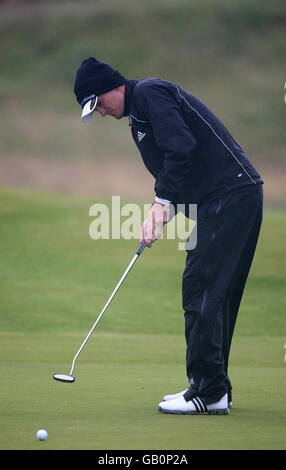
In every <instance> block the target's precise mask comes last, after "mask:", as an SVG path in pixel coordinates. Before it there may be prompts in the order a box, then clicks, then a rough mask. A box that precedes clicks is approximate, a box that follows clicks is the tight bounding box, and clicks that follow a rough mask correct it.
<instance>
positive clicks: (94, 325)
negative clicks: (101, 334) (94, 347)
mask: <svg viewBox="0 0 286 470" xmlns="http://www.w3.org/2000/svg"><path fill="white" fill-rule="evenodd" d="M145 246H146V242H145V240H143V242H142V243H141V244H140V246H139V248H138V250H137V251H136V254H135V255H134V256H133V258H132V260H131V261H130V263H129V265H128V266H127V268H126V270H125V271H124V273H123V275H122V277H121V279H120V281H119V282H118V284H117V285H116V287H115V289H114V291H113V292H112V294H111V296H110V297H109V299H108V301H107V302H106V304H105V306H104V307H103V309H102V311H101V312H100V314H99V315H98V317H97V319H96V321H95V322H94V324H93V325H92V327H91V329H90V331H89V332H88V334H87V336H86V338H85V340H84V341H83V343H82V345H81V346H80V348H79V349H78V351H77V353H76V355H75V356H74V359H73V362H72V367H71V370H70V374H69V375H72V374H73V370H74V367H75V363H76V360H77V358H78V356H79V354H80V353H81V351H82V349H83V348H84V346H85V345H86V343H87V342H88V340H89V338H90V336H91V335H92V333H93V331H94V329H95V328H96V325H97V324H98V323H99V321H100V319H101V318H102V316H103V314H104V312H105V310H106V309H107V307H108V306H109V304H110V302H111V301H112V299H113V297H114V296H115V294H116V292H117V291H118V289H119V287H120V286H121V284H122V283H123V281H124V279H125V278H126V276H127V274H128V273H129V271H130V270H131V268H132V266H133V265H134V263H135V261H136V260H137V258H138V257H139V255H140V254H141V253H142V251H143V250H144V248H145Z"/></svg>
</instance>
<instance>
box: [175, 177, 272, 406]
mask: <svg viewBox="0 0 286 470" xmlns="http://www.w3.org/2000/svg"><path fill="white" fill-rule="evenodd" d="M262 199H263V196H262V185H261V184H257V185H255V186H245V187H241V188H239V189H236V190H234V191H231V192H229V193H227V194H226V195H224V196H223V197H222V198H221V199H219V200H216V201H214V202H211V203H205V204H203V205H202V206H201V207H200V208H199V209H198V214H197V244H196V247H195V248H194V249H192V250H190V251H187V259H186V267H185V271H184V274H183V285H182V295H183V308H184V311H185V337H186V343H187V348H186V369H187V376H188V379H189V382H190V383H191V384H192V387H191V388H190V391H189V393H191V395H193V394H196V395H198V396H199V397H201V398H203V399H204V400H205V402H206V404H210V403H214V402H216V401H218V400H219V399H220V398H221V397H222V396H223V395H224V394H225V393H226V392H228V394H229V397H231V388H232V387H231V382H230V379H229V377H228V361H229V353H230V347H231V341H232V336H233V331H234V326H235V322H236V318H237V314H238V310H239V306H240V302H241V299H242V295H243V291H244V288H245V284H246V280H247V277H248V274H249V270H250V267H251V263H252V260H253V256H254V253H255V249H256V245H257V240H258V236H259V232H260V226H261V222H262V205H263V202H262ZM187 394H188V392H187ZM186 399H188V398H186Z"/></svg>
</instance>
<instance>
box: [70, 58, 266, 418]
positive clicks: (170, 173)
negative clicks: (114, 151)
mask: <svg viewBox="0 0 286 470" xmlns="http://www.w3.org/2000/svg"><path fill="white" fill-rule="evenodd" d="M74 92H75V95H76V98H77V101H78V102H79V104H80V105H81V107H82V120H83V121H84V122H86V121H89V120H90V119H91V118H92V116H93V113H94V111H97V112H98V113H99V114H101V116H103V117H105V116H106V115H108V116H113V117H114V118H116V119H121V118H123V117H125V116H126V117H129V125H130V127H131V132H132V137H133V139H134V141H135V143H136V145H137V147H138V149H139V152H140V154H141V157H142V159H143V162H144V164H145V166H146V168H147V170H149V172H150V173H151V174H152V175H153V176H154V179H155V186H154V190H155V197H154V202H153V204H152V206H151V208H150V211H149V214H148V217H147V219H146V220H145V221H144V223H143V225H142V228H141V240H140V241H143V240H146V244H147V246H148V247H151V246H152V243H153V242H154V241H155V240H156V239H157V238H159V237H160V235H161V233H162V229H163V225H164V224H165V223H167V222H168V221H169V220H170V217H171V212H172V211H171V210H170V208H171V207H174V208H176V207H177V206H178V204H180V205H181V206H180V207H182V205H185V207H186V209H187V207H188V206H189V204H196V205H197V243H196V246H195V247H194V248H193V249H187V257H186V266H185V270H184V273H183V279H182V304H183V310H184V315H185V338H186V373H187V379H188V386H187V388H186V387H184V388H186V389H185V390H183V391H181V392H179V393H175V394H173V395H166V396H165V397H163V399H162V401H161V403H159V406H158V409H159V411H161V412H163V413H172V414H198V413H208V414H221V415H225V414H227V413H228V412H229V408H230V407H231V406H232V385H231V381H230V378H229V376H228V363H229V353H230V347H231V340H232V336H233V331H234V327H235V322H236V318H237V314H238V310H239V306H240V302H241V299H242V295H243V291H244V288H245V284H246V280H247V277H248V273H249V270H250V267H251V263H252V260H253V256H254V253H255V248H256V245H257V240H258V236H259V231H260V226H261V222H262V183H263V181H262V180H261V177H260V176H259V174H258V173H257V171H256V170H255V169H254V167H253V166H252V164H251V163H250V161H249V159H248V158H247V156H246V155H245V153H244V152H243V150H242V148H241V147H240V146H239V144H238V143H237V142H236V141H235V140H234V139H233V137H232V136H231V135H230V133H229V132H228V130H227V129H226V127H225V126H224V125H223V123H222V122H221V121H220V120H219V119H218V118H217V117H216V115H215V114H214V113H213V112H212V111H211V110H210V109H209V108H208V107H207V106H206V105H205V104H203V103H202V102H201V101H200V100H199V99H198V98H197V97H196V96H194V95H192V94H191V93H189V92H188V91H186V90H184V89H183V88H182V87H180V86H179V85H177V84H175V83H172V82H169V81H166V80H162V79H159V78H146V79H143V80H129V79H126V78H125V77H123V76H122V75H121V74H120V73H119V72H118V71H116V70H114V69H113V68H112V67H111V66H110V65H108V64H105V63H103V62H101V61H99V60H97V59H95V58H93V57H90V58H88V59H85V60H84V61H83V62H82V64H81V66H80V67H79V69H78V70H77V73H76V78H75V84H74ZM185 215H186V216H188V211H187V210H186V211H185ZM186 246H188V245H186Z"/></svg>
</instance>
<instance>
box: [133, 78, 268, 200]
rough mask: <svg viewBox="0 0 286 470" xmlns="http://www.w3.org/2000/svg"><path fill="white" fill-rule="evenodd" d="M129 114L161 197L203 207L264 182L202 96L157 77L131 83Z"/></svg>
mask: <svg viewBox="0 0 286 470" xmlns="http://www.w3.org/2000/svg"><path fill="white" fill-rule="evenodd" d="M124 114H125V115H129V118H130V125H131V126H132V136H133V139H134V141H135V143H136V145H137V147H138V149H139V151H140V153H141V156H142V159H143V161H144V164H145V166H146V167H147V169H148V170H149V171H150V172H151V173H152V175H153V176H154V178H155V180H156V181H155V187H154V189H155V193H156V196H158V197H160V198H162V199H167V200H170V201H172V202H173V203H174V204H178V203H188V204H201V203H202V202H204V201H205V200H212V199H216V198H217V197H220V196H221V195H222V194H224V193H226V192H229V191H230V190H232V189H235V188H237V187H239V186H245V185H256V184H257V183H261V182H262V180H261V178H260V176H259V174H258V173H257V172H256V170H255V169H254V168H253V166H252V165H251V163H250V161H249V160H248V158H247V157H246V155H245V154H244V152H243V151H242V149H241V147H240V146H239V145H238V144H237V143H236V142H235V140H234V139H233V138H232V136H231V135H230V133H229V132H228V131H227V129H226V128H225V127H224V125H223V124H222V122H221V121H220V120H219V119H218V118H217V117H216V116H215V115H214V114H213V112H212V111H211V110H210V109H209V108H208V107H207V106H206V105H204V104H203V103H202V102H201V101H200V100H199V99H198V98H196V97H195V96H194V95H192V94H191V93H189V92H187V91H186V90H184V89H183V88H181V87H180V86H178V85H176V84H174V83H171V82H168V81H165V80H161V79H157V78H147V79H144V80H128V81H127V83H126V88H125V111H124Z"/></svg>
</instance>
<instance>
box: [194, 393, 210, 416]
mask: <svg viewBox="0 0 286 470" xmlns="http://www.w3.org/2000/svg"><path fill="white" fill-rule="evenodd" d="M196 398H197V400H199V401H200V403H201V405H202V408H203V412H205V413H207V411H208V408H207V405H206V404H205V402H204V401H203V400H202V399H201V398H199V397H196Z"/></svg>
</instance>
